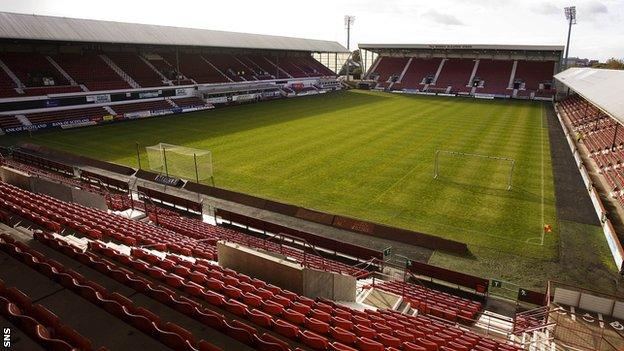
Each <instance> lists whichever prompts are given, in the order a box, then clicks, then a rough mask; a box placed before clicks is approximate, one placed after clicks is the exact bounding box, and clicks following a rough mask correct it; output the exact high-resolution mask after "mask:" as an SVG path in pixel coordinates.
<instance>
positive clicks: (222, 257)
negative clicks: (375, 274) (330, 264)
mask: <svg viewBox="0 0 624 351" xmlns="http://www.w3.org/2000/svg"><path fill="white" fill-rule="evenodd" d="M217 252H218V255H219V265H220V266H222V267H225V268H230V269H233V270H235V271H237V272H240V273H243V274H246V275H248V276H250V277H254V278H258V279H261V280H264V281H265V282H267V283H271V284H273V285H277V286H279V287H281V288H283V289H287V290H290V291H292V292H295V293H297V294H301V295H304V296H307V297H309V298H317V297H324V298H327V299H332V300H339V301H355V288H356V279H355V278H354V277H351V276H347V275H341V274H336V273H331V272H325V271H321V270H317V269H310V268H303V267H301V265H299V264H296V263H293V262H290V261H287V260H285V259H284V257H283V256H281V255H274V254H268V253H264V252H262V251H261V250H254V249H250V248H248V247H245V246H241V245H237V244H233V243H226V242H222V241H220V242H218V243H217Z"/></svg>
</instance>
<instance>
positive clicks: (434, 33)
mask: <svg viewBox="0 0 624 351" xmlns="http://www.w3.org/2000/svg"><path fill="white" fill-rule="evenodd" d="M569 5H576V6H577V8H578V24H577V25H576V26H574V27H573V29H572V34H573V37H572V44H571V45H570V56H580V57H583V58H584V57H587V58H598V59H600V60H605V59H607V58H610V57H619V58H624V25H623V24H622V23H623V20H624V0H435V1H425V0H312V1H303V0H299V1H297V0H263V1H253V0H248V1H244V0H217V1H215V0H173V1H159V0H158V1H157V0H147V1H145V0H106V1H86V0H0V10H1V11H11V12H20V13H35V14H46V15H54V16H65V17H79V18H91V19H104V20H115V21H121V22H138V23H150V24H162V25H173V26H181V27H196V28H207V29H215V30H227V31H237V32H249V33H259V34H273V35H285V36H294V37H304V38H313V39H325V40H336V41H339V42H340V43H342V44H343V45H344V44H346V34H345V30H344V23H343V16H344V15H345V14H350V15H354V16H355V17H356V20H355V26H354V28H353V32H352V37H351V48H354V47H356V45H357V43H413V44H429V43H433V44H452V43H459V44H555V45H564V44H565V38H566V31H567V26H566V22H565V18H564V15H563V7H565V6H569Z"/></svg>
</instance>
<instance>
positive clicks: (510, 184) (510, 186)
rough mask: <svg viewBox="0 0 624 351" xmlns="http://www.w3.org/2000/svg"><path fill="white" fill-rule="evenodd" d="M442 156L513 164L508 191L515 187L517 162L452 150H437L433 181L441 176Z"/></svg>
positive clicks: (506, 158)
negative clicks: (447, 155) (514, 172)
mask: <svg viewBox="0 0 624 351" xmlns="http://www.w3.org/2000/svg"><path fill="white" fill-rule="evenodd" d="M440 154H449V155H454V156H467V157H475V158H484V159H490V160H497V161H504V162H509V163H511V167H509V176H508V178H507V191H510V190H511V189H512V187H513V171H514V168H515V167H516V160H514V159H512V158H508V157H500V156H490V155H481V154H471V153H467V152H459V151H450V150H436V151H435V156H434V166H433V179H438V176H439V173H438V172H439V164H440Z"/></svg>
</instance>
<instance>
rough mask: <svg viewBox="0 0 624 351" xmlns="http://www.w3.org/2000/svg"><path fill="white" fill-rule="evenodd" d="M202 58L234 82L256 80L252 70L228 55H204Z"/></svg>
mask: <svg viewBox="0 0 624 351" xmlns="http://www.w3.org/2000/svg"><path fill="white" fill-rule="evenodd" d="M203 56H204V58H206V60H208V61H209V62H210V63H211V64H213V65H214V66H215V67H217V69H219V70H220V71H221V72H223V73H224V74H226V75H227V76H228V77H230V79H232V80H233V81H235V82H237V81H249V80H256V79H255V78H254V76H253V72H252V70H251V69H249V68H248V67H247V66H245V65H244V64H243V63H242V62H241V61H240V60H238V59H237V58H236V57H234V56H232V55H230V54H206V55H203Z"/></svg>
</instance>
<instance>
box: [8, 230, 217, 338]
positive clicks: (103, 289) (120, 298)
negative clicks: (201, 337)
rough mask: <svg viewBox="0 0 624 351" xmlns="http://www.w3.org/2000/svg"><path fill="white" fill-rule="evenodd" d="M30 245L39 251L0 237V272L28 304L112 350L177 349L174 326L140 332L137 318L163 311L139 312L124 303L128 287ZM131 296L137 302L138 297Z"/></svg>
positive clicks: (10, 238) (140, 310)
mask: <svg viewBox="0 0 624 351" xmlns="http://www.w3.org/2000/svg"><path fill="white" fill-rule="evenodd" d="M29 244H30V245H32V246H35V247H36V248H37V249H36V250H35V249H33V248H31V247H30V246H28V245H25V244H23V243H22V242H20V241H15V240H14V239H13V237H11V236H8V235H6V234H3V235H1V236H0V249H1V250H2V256H1V257H2V259H3V267H6V268H10V269H6V270H3V272H2V279H3V280H4V282H5V284H6V285H12V286H17V287H19V288H20V290H22V291H24V292H25V293H26V294H27V295H28V296H29V297H30V299H31V300H33V301H37V303H38V304H42V305H43V306H45V307H46V308H48V309H49V310H51V311H53V313H54V314H56V315H57V316H58V317H59V318H60V320H61V321H62V322H63V323H65V324H67V325H69V326H71V327H72V328H75V329H76V330H77V331H78V332H79V333H81V334H82V335H84V336H85V337H86V338H87V339H88V340H90V342H89V343H92V344H95V345H104V346H105V347H106V348H107V349H110V350H136V349H146V348H148V349H150V350H152V349H153V350H169V349H170V348H172V349H181V348H178V347H176V346H175V345H176V344H175V343H176V341H178V340H176V337H175V335H174V334H173V333H177V330H178V328H176V327H174V326H173V324H168V325H165V324H167V323H166V322H164V323H162V324H161V323H159V325H156V324H153V325H149V324H148V325H145V327H146V330H148V329H150V328H151V329H152V331H153V333H144V332H141V331H140V330H141V329H140V328H141V327H140V325H141V318H138V317H137V316H139V315H148V316H151V315H154V316H156V315H158V316H159V318H160V320H161V321H163V320H165V319H164V317H165V314H164V313H160V312H162V311H159V313H158V314H154V312H152V311H150V310H149V309H148V308H145V305H143V306H142V308H141V307H139V306H141V305H140V304H139V303H137V304H136V305H135V304H134V302H132V301H131V300H129V299H128V296H129V293H130V290H129V289H125V288H124V287H123V286H121V285H119V284H118V283H116V282H115V281H113V280H110V279H108V278H107V277H105V276H103V275H102V274H101V273H99V272H96V271H94V270H91V269H88V268H86V267H84V266H82V265H81V264H80V263H79V262H74V261H72V260H69V259H67V258H66V257H63V256H62V255H58V254H56V253H55V252H53V251H52V250H49V249H46V248H45V247H44V246H42V245H40V244H38V243H36V242H30V243H29ZM51 257H53V258H54V259H51ZM25 277H28V278H27V279H25ZM96 291H97V293H96ZM110 291H115V293H110ZM133 298H134V299H135V300H136V301H138V300H139V296H133ZM69 302H71V303H69ZM120 304H121V305H120ZM122 305H123V306H124V307H121V306H122ZM132 313H137V314H135V315H134V316H133V315H132ZM167 317H171V316H167ZM174 317H177V316H174ZM143 318H145V317H143ZM175 320H176V322H178V321H179V319H175ZM173 330H176V332H173ZM120 336H123V337H120ZM178 339H179V336H178ZM81 349H84V350H90V349H91V347H81ZM205 349H207V350H210V349H214V347H210V348H205ZM59 350H62V349H59ZM67 350H69V349H67Z"/></svg>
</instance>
